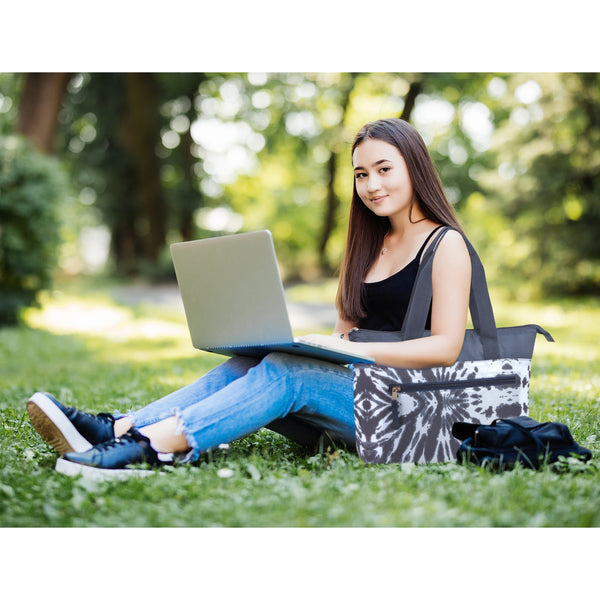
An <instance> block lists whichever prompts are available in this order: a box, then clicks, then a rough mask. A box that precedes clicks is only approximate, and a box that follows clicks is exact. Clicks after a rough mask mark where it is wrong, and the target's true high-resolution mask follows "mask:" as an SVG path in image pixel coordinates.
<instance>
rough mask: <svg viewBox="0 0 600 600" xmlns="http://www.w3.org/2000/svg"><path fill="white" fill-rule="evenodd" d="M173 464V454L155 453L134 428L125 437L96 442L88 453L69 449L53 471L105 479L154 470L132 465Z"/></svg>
mask: <svg viewBox="0 0 600 600" xmlns="http://www.w3.org/2000/svg"><path fill="white" fill-rule="evenodd" d="M172 464H173V454H162V453H159V452H156V450H154V448H152V446H151V445H150V440H149V439H148V438H147V437H146V436H144V435H142V434H141V433H140V432H139V431H138V430H137V429H135V427H133V428H131V429H130V430H129V431H128V432H127V433H126V434H125V435H124V436H122V437H119V438H114V439H112V440H110V441H108V442H104V443H102V444H98V445H97V446H94V447H93V448H92V449H91V450H88V451H87V452H68V453H67V454H65V455H64V456H63V457H62V458H59V459H58V461H57V462H56V470H57V471H58V472H59V473H63V474H64V475H83V476H84V477H86V478H89V479H97V480H104V479H115V478H117V479H121V478H124V477H130V476H132V475H150V474H152V473H155V472H156V471H154V470H143V469H131V468H130V467H131V465H149V466H152V467H156V466H164V465H172Z"/></svg>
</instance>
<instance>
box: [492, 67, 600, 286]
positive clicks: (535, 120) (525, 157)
mask: <svg viewBox="0 0 600 600" xmlns="http://www.w3.org/2000/svg"><path fill="white" fill-rule="evenodd" d="M507 83H508V87H507V93H506V94H505V95H504V96H503V99H502V100H503V104H504V107H503V108H504V110H506V111H508V118H507V119H505V120H504V122H503V124H502V126H500V127H499V128H498V130H497V133H496V141H495V146H494V152H495V155H496V156H495V157H496V161H497V162H496V164H497V165H498V166H497V169H496V170H495V171H494V172H488V174H487V177H486V187H487V189H488V190H490V194H491V196H492V197H493V199H494V200H495V203H496V206H495V210H496V211H497V212H498V213H500V214H501V215H503V216H504V218H505V219H506V223H505V225H506V228H505V231H504V233H503V235H502V237H501V239H502V240H503V241H502V248H503V250H504V252H501V253H500V254H501V255H502V256H501V257H499V259H501V260H502V262H503V263H504V265H505V267H506V269H507V271H508V270H510V272H511V273H512V274H514V273H515V272H517V273H519V274H520V276H521V278H522V279H523V280H525V281H529V282H530V285H529V288H530V289H529V292H530V293H540V292H544V293H548V292H550V293H577V294H579V293H590V292H592V293H597V292H598V291H599V290H600V243H599V238H598V231H600V202H599V198H600V76H599V75H598V74H597V73H580V74H579V73H573V74H550V73H549V74H525V73H523V74H518V75H514V76H512V77H510V78H509V79H508V82H507Z"/></svg>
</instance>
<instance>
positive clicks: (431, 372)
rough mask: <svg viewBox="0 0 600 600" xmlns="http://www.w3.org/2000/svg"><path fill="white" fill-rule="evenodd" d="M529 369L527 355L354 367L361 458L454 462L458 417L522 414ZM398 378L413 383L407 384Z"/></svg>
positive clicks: (481, 419)
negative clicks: (432, 364) (418, 366)
mask: <svg viewBox="0 0 600 600" xmlns="http://www.w3.org/2000/svg"><path fill="white" fill-rule="evenodd" d="M530 367H531V360H529V359H520V358H519V359H497V360H474V361H464V362H456V363H455V364H454V365H453V366H452V367H437V368H429V369H397V368H393V367H384V366H381V365H354V417H355V424H356V446H357V450H358V454H359V456H360V457H361V459H362V460H364V461H365V462H368V463H397V462H414V463H432V462H448V461H452V460H454V459H455V457H456V451H457V450H458V447H459V445H460V442H459V440H457V439H456V438H454V437H453V436H452V425H453V424H454V423H455V422H456V421H467V422H475V423H489V422H491V421H493V420H494V419H498V418H509V417H516V416H520V415H527V413H528V402H529V400H528V398H529V378H530ZM404 384H407V387H408V388H411V386H412V388H415V387H416V388H418V389H407V390H405V389H403V385H404ZM414 384H418V385H416V386H415V385H414ZM398 388H399V389H398ZM393 396H394V397H396V398H397V400H394V399H393ZM396 401H397V402H398V404H397V406H396V410H397V411H398V412H397V413H396V419H394V412H393V409H392V405H393V403H394V402H396Z"/></svg>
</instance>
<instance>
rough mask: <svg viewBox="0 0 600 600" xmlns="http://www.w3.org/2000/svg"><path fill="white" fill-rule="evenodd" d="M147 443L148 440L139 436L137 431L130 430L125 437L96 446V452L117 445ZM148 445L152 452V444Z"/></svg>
mask: <svg viewBox="0 0 600 600" xmlns="http://www.w3.org/2000/svg"><path fill="white" fill-rule="evenodd" d="M143 442H146V439H145V438H144V437H143V436H142V435H141V434H139V433H138V432H137V431H135V430H133V429H130V430H129V431H128V432H127V433H126V434H125V435H123V436H122V437H118V438H113V439H112V440H107V441H106V442H102V443H101V444H98V445H97V446H95V449H96V450H108V449H109V448H114V447H115V446H117V445H122V444H140V443H143ZM146 445H147V446H148V448H149V449H150V450H151V449H152V448H151V446H150V444H148V443H147V442H146Z"/></svg>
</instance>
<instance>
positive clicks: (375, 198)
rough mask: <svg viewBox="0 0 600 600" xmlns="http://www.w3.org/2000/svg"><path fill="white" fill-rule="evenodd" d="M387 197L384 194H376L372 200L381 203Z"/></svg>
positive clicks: (374, 202)
mask: <svg viewBox="0 0 600 600" xmlns="http://www.w3.org/2000/svg"><path fill="white" fill-rule="evenodd" d="M386 197H387V195H383V196H374V197H373V198H371V202H372V203H373V204H381V202H383V200H385V199H386Z"/></svg>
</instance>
